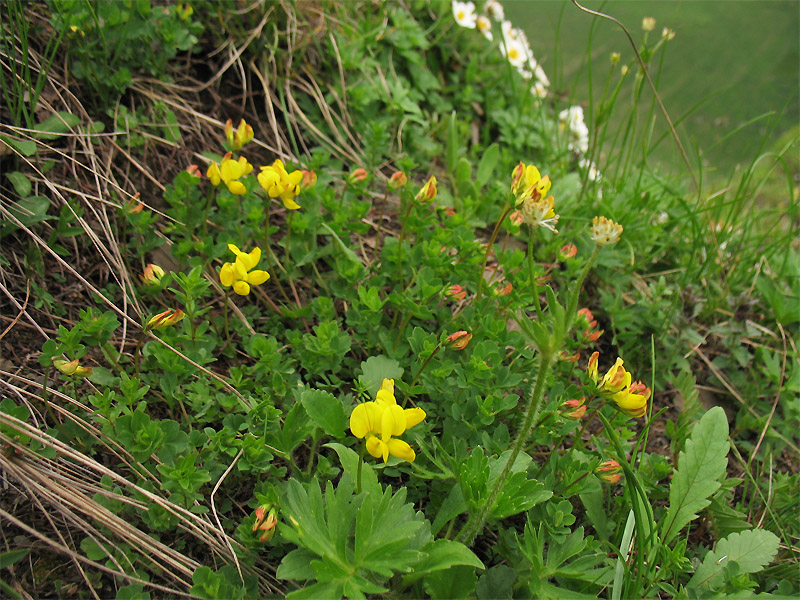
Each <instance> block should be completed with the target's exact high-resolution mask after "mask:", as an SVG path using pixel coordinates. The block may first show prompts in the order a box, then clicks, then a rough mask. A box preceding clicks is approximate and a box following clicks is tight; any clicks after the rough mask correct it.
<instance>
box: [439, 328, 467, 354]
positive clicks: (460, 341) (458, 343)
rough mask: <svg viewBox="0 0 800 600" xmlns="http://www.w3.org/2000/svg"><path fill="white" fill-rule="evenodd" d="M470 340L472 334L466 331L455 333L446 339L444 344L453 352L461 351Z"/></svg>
mask: <svg viewBox="0 0 800 600" xmlns="http://www.w3.org/2000/svg"><path fill="white" fill-rule="evenodd" d="M471 339H472V334H471V333H467V332H466V331H463V330H462V331H456V332H455V333H451V334H450V335H449V336H448V337H447V341H446V342H445V344H446V345H447V346H448V347H449V348H452V349H453V350H463V349H464V348H466V347H467V344H469V341H470V340H471Z"/></svg>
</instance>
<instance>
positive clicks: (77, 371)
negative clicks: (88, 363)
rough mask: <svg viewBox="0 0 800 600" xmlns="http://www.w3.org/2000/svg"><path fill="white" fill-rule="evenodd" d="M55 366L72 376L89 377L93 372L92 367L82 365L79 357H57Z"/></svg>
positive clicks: (54, 362)
mask: <svg viewBox="0 0 800 600" xmlns="http://www.w3.org/2000/svg"><path fill="white" fill-rule="evenodd" d="M53 366H54V367H55V368H56V369H58V370H59V371H61V372H62V373H63V374H64V375H68V376H70V377H80V378H84V377H88V376H89V375H91V374H92V367H82V366H80V363H79V362H78V359H77V358H76V359H73V360H70V361H66V360H64V359H63V358H57V359H55V360H54V361H53Z"/></svg>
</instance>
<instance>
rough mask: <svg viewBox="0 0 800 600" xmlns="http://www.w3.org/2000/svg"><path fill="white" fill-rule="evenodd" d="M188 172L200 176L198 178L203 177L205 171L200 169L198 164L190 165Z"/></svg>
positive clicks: (187, 168)
mask: <svg viewBox="0 0 800 600" xmlns="http://www.w3.org/2000/svg"><path fill="white" fill-rule="evenodd" d="M186 172H187V173H188V174H189V175H193V176H195V177H198V178H202V177H203V172H202V171H201V170H200V167H198V166H197V165H189V166H188V167H186Z"/></svg>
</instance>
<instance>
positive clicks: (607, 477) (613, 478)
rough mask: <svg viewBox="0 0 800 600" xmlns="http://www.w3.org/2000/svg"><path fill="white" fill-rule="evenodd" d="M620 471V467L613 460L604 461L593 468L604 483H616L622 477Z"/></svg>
mask: <svg viewBox="0 0 800 600" xmlns="http://www.w3.org/2000/svg"><path fill="white" fill-rule="evenodd" d="M621 472H622V467H620V466H619V463H618V462H617V461H615V460H607V461H604V462H602V463H600V466H598V467H597V469H595V473H597V476H598V477H599V478H600V479H602V480H603V481H605V482H606V483H617V482H618V481H619V480H620V477H622V475H621V474H620V473H621Z"/></svg>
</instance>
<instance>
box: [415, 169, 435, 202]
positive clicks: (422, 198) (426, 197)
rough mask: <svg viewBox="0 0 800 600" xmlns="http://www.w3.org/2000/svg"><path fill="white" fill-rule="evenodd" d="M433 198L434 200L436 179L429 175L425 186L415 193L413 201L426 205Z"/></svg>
mask: <svg viewBox="0 0 800 600" xmlns="http://www.w3.org/2000/svg"><path fill="white" fill-rule="evenodd" d="M434 198H436V177H435V176H433V175H431V176H430V177H428V181H426V182H425V185H423V186H422V187H421V188H420V190H419V191H418V192H417V195H416V196H414V200H416V201H417V202H420V203H422V204H428V203H429V202H432V201H433V199H434Z"/></svg>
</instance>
